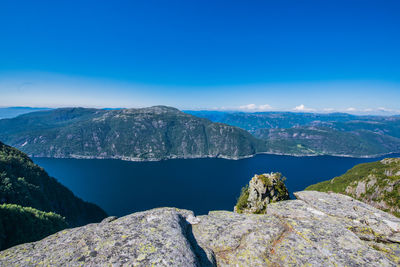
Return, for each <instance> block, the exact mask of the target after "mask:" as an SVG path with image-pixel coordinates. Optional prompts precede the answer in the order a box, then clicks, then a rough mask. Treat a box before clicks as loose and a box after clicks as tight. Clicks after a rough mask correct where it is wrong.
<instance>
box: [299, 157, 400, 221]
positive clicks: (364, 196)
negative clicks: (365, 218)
mask: <svg viewBox="0 0 400 267" xmlns="http://www.w3.org/2000/svg"><path fill="white" fill-rule="evenodd" d="M306 190H315V191H321V192H329V191H332V192H335V193H342V194H346V195H349V196H351V197H353V198H356V199H358V200H361V201H363V202H366V203H368V204H371V205H373V206H375V207H377V208H380V209H382V210H384V211H387V212H391V213H393V214H394V215H396V216H398V217H400V158H387V159H384V160H381V161H377V162H371V163H363V164H359V165H356V166H354V167H353V168H352V169H350V170H348V171H347V172H346V173H345V174H343V175H341V176H338V177H335V178H333V179H332V180H328V181H324V182H321V183H317V184H314V185H311V186H309V187H307V188H306Z"/></svg>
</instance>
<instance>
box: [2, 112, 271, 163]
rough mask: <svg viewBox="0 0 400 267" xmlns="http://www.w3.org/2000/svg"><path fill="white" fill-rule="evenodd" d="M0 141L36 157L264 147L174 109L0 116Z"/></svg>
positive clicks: (191, 153)
mask: <svg viewBox="0 0 400 267" xmlns="http://www.w3.org/2000/svg"><path fill="white" fill-rule="evenodd" d="M0 140H2V141H3V142H4V143H6V144H9V145H12V146H14V147H16V148H18V149H20V150H22V151H24V152H25V153H27V154H29V155H31V156H36V157H60V158H63V157H74V158H115V159H125V160H160V159H170V158H201V157H222V158H233V159H236V158H241V157H246V156H251V155H254V154H255V153H257V152H260V151H263V150H265V145H264V142H263V141H261V140H258V139H257V138H255V137H253V136H252V135H251V134H249V133H248V132H247V131H244V130H242V129H239V128H237V127H233V126H229V125H226V124H222V123H213V122H211V121H209V120H207V119H203V118H198V117H195V116H192V115H190V114H186V113H183V112H181V111H179V110H177V109H175V108H171V107H165V106H155V107H150V108H142V109H120V110H104V109H86V108H62V109H55V110H50V111H40V112H33V113H28V114H24V115H21V116H18V117H16V118H13V119H3V120H0Z"/></svg>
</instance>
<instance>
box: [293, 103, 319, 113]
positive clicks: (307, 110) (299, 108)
mask: <svg viewBox="0 0 400 267" xmlns="http://www.w3.org/2000/svg"><path fill="white" fill-rule="evenodd" d="M293 110H295V111H301V112H310V111H315V109H313V108H308V107H306V106H304V105H303V104H301V105H300V106H297V107H295V108H294V109H293Z"/></svg>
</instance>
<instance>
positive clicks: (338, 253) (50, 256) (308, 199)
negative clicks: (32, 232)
mask: <svg viewBox="0 0 400 267" xmlns="http://www.w3.org/2000/svg"><path fill="white" fill-rule="evenodd" d="M295 195H296V197H297V200H288V201H280V202H276V203H270V204H269V205H268V206H267V208H266V214H239V213H234V212H229V211H212V212H210V213H209V214H208V215H203V216H197V217H195V216H194V214H193V212H191V211H187V210H179V209H175V208H159V209H153V210H148V211H144V212H138V213H134V214H131V215H128V216H125V217H122V218H118V219H117V218H108V219H105V220H104V221H103V222H101V223H98V224H89V225H86V226H83V227H79V228H73V229H68V230H64V231H60V232H58V233H56V234H54V235H52V236H49V237H47V238H45V239H43V240H41V241H38V242H35V243H27V244H23V245H19V246H16V247H13V248H10V249H8V250H5V251H2V252H0V266H16V265H21V266H34V265H40V264H43V265H44V266H47V265H50V266H80V265H81V266H110V265H112V266H303V265H311V266H398V265H399V264H400V219H399V218H397V217H395V216H393V215H391V214H389V213H386V212H383V211H381V210H378V209H376V208H374V207H372V206H370V205H368V204H365V203H362V202H360V201H358V200H355V199H353V198H351V197H348V196H345V195H341V194H335V193H323V192H316V191H302V192H297V193H295Z"/></svg>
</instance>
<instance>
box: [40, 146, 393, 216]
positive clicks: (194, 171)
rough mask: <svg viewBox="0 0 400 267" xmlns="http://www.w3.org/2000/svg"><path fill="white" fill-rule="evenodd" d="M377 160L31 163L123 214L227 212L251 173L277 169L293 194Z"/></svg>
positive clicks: (267, 158) (42, 160) (270, 158)
mask: <svg viewBox="0 0 400 267" xmlns="http://www.w3.org/2000/svg"><path fill="white" fill-rule="evenodd" d="M392 156H393V157H394V156H400V154H398V155H392ZM378 159H381V158H371V159H360V158H341V157H331V156H318V157H291V156H278V155H257V156H255V157H253V158H248V159H242V160H225V159H176V160H167V161H159V162H129V161H121V160H87V159H50V158H34V161H35V163H37V164H38V165H40V166H42V167H43V168H44V169H45V170H47V171H48V173H49V174H50V175H51V176H53V177H56V178H57V180H58V181H60V182H61V183H62V184H64V185H65V186H67V187H68V188H69V189H71V190H72V191H73V192H74V193H75V194H76V195H77V196H79V197H80V198H82V199H84V200H86V201H90V202H93V203H96V204H98V205H99V206H100V207H102V208H103V209H104V210H105V211H106V212H107V213H108V214H109V215H116V216H123V215H126V214H129V213H132V212H136V211H142V210H146V209H151V208H155V207H166V206H168V207H171V206H172V207H178V208H184V209H190V210H193V211H194V212H195V214H197V215H199V214H206V213H207V212H208V211H209V210H232V209H233V206H234V204H235V203H236V200H237V198H238V196H239V194H240V189H241V188H242V187H243V186H244V185H246V184H247V183H248V182H249V180H250V178H251V177H252V176H253V175H254V174H255V173H257V174H259V173H265V172H276V171H279V172H281V173H282V174H283V175H284V176H285V177H286V178H287V180H286V185H287V187H288V189H289V191H290V192H291V193H292V192H296V191H300V190H303V189H304V188H305V187H307V186H308V185H311V184H314V183H317V182H320V181H324V180H327V179H331V178H333V177H335V176H338V175H341V174H343V173H344V172H346V170H348V169H350V168H351V167H353V166H354V165H356V164H359V163H363V162H370V161H375V160H378ZM292 197H293V195H292Z"/></svg>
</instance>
